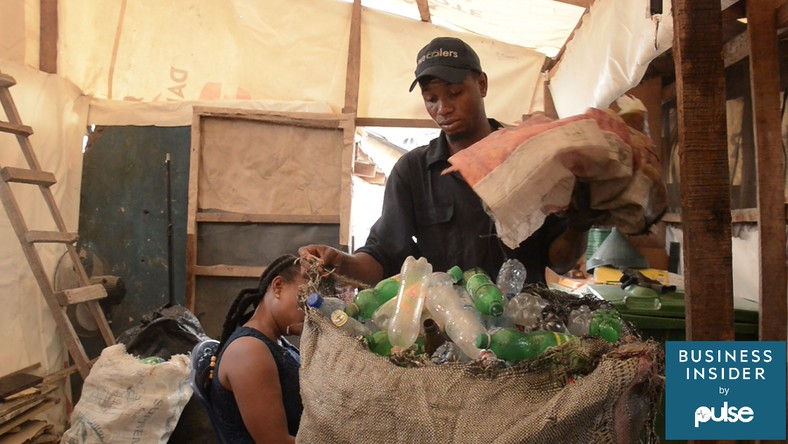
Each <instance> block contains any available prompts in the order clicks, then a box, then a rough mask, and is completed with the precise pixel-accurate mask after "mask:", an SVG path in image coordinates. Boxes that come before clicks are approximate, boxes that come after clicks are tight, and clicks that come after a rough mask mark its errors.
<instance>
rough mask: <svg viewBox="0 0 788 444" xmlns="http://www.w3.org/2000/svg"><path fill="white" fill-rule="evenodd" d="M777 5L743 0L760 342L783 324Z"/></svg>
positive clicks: (781, 332)
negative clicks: (755, 189)
mask: <svg viewBox="0 0 788 444" xmlns="http://www.w3.org/2000/svg"><path fill="white" fill-rule="evenodd" d="M778 6H779V4H778V2H777V1H776V0H758V1H757V2H755V1H753V0H747V33H748V35H749V43H750V88H751V91H752V115H753V122H752V127H753V132H754V135H755V171H756V175H757V183H758V216H757V217H758V231H759V238H758V247H759V248H758V253H759V256H760V262H761V263H760V274H759V285H758V289H759V299H758V301H759V303H758V312H759V317H758V337H759V338H760V339H761V340H762V341H785V340H786V329H787V328H788V327H787V326H786V322H788V320H787V319H786V316H788V299H786V297H787V296H786V287H787V286H788V277H787V276H786V253H785V247H786V236H785V197H784V192H785V175H784V168H785V157H784V151H783V144H782V137H781V128H780V124H781V122H780V120H781V115H780V62H779V59H778V56H779V50H778V44H777V7H778ZM756 79H757V80H756ZM761 442H764V443H765V442H778V441H761ZM783 442H784V441H783Z"/></svg>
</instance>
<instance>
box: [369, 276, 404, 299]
mask: <svg viewBox="0 0 788 444" xmlns="http://www.w3.org/2000/svg"><path fill="white" fill-rule="evenodd" d="M399 285H400V279H399V275H398V274H397V275H395V276H392V277H390V278H386V279H383V280H382V281H380V282H378V283H377V285H375V290H377V291H378V292H379V293H380V297H381V298H383V299H385V300H387V301H388V300H389V299H391V298H393V297H394V296H396V295H397V293H399Z"/></svg>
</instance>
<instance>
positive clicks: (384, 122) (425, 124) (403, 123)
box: [356, 117, 438, 129]
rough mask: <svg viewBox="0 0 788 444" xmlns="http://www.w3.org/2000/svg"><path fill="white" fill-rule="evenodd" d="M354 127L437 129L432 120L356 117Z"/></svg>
mask: <svg viewBox="0 0 788 444" xmlns="http://www.w3.org/2000/svg"><path fill="white" fill-rule="evenodd" d="M356 126H380V127H384V128H435V129H437V128H438V125H437V124H436V123H435V121H434V120H432V119H390V118H384V117H356Z"/></svg>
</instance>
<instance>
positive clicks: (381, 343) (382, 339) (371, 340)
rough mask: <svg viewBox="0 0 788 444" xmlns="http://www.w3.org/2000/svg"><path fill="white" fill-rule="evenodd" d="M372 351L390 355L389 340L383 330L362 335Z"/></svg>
mask: <svg viewBox="0 0 788 444" xmlns="http://www.w3.org/2000/svg"><path fill="white" fill-rule="evenodd" d="M364 339H366V340H367V345H368V346H369V349H370V350H371V351H372V353H375V354H376V355H380V356H391V342H390V341H389V335H388V333H386V332H385V331H383V330H380V331H376V332H375V333H372V334H371V335H369V336H364Z"/></svg>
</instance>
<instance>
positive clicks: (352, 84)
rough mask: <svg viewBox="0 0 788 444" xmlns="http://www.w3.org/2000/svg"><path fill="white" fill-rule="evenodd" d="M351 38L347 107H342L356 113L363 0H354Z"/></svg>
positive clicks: (348, 52)
mask: <svg viewBox="0 0 788 444" xmlns="http://www.w3.org/2000/svg"><path fill="white" fill-rule="evenodd" d="M349 40H350V41H349V42H348V48H347V73H346V78H345V107H344V108H342V112H343V113H347V114H356V113H357V112H358V84H359V79H360V77H361V72H360V71H361V0H353V12H352V13H351V15H350V39H349Z"/></svg>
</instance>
